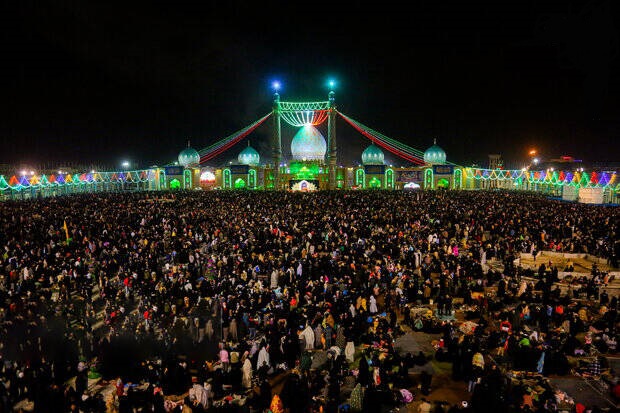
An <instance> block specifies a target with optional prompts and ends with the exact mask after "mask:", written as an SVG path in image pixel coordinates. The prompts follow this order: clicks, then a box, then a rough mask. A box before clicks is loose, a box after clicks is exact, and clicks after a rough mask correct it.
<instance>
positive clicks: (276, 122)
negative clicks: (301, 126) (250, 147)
mask: <svg viewBox="0 0 620 413" xmlns="http://www.w3.org/2000/svg"><path fill="white" fill-rule="evenodd" d="M271 138H272V140H271V151H272V158H273V188H274V189H280V162H282V131H281V127H280V95H279V94H278V92H277V90H276V92H275V93H274V94H273V132H272V137H271Z"/></svg>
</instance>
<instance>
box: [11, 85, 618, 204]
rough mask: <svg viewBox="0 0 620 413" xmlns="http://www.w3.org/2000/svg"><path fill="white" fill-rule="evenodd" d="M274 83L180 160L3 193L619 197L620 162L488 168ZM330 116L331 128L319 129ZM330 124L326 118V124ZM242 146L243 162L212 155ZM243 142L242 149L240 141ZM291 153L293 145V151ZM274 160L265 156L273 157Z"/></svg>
mask: <svg viewBox="0 0 620 413" xmlns="http://www.w3.org/2000/svg"><path fill="white" fill-rule="evenodd" d="M278 90H279V84H278V83H277V82H276V83H274V95H273V102H272V110H271V111H270V112H269V113H267V114H266V115H264V116H262V117H261V118H259V119H258V120H256V121H255V122H253V123H252V124H250V125H248V126H246V127H245V128H243V129H241V130H239V131H237V132H235V133H233V134H232V135H230V136H227V137H225V138H223V139H220V140H219V141H217V142H215V143H213V144H211V145H210V146H208V147H206V148H203V149H201V150H199V151H198V150H196V149H194V148H192V147H190V145H189V143H188V145H187V147H186V148H184V149H182V150H181V152H180V153H179V155H178V159H176V160H173V161H171V162H169V163H168V164H166V165H162V166H153V167H150V168H146V169H141V170H121V171H96V170H91V171H90V172H78V173H68V172H63V171H58V172H57V173H56V171H50V172H49V173H47V174H46V173H40V174H36V173H34V172H32V173H31V174H30V175H26V174H25V173H22V174H21V175H18V174H16V175H13V176H11V177H10V178H9V177H5V176H3V175H0V199H25V198H32V197H39V196H56V195H62V194H69V193H76V192H98V191H105V192H110V191H125V190H131V191H148V190H288V191H317V190H342V189H358V190H451V189H491V188H502V189H509V190H527V191H537V192H543V193H545V194H548V195H549V196H554V197H559V198H562V199H564V200H569V201H579V202H586V203H618V201H619V200H620V199H619V193H620V183H619V182H618V181H617V179H616V178H617V174H616V171H614V170H607V169H598V170H588V171H586V170H584V168H577V169H575V168H566V169H554V168H547V169H540V170H537V169H535V165H534V168H533V169H530V168H523V169H518V170H507V169H504V168H503V167H502V165H501V163H500V162H498V157H499V155H493V156H494V158H492V156H490V165H489V167H488V168H479V167H474V166H470V167H465V166H461V165H457V164H455V163H452V162H450V161H448V157H447V155H446V152H445V151H444V150H443V149H442V148H441V147H440V146H439V145H438V144H437V142H436V141H435V142H433V144H432V145H431V146H430V147H429V148H428V149H426V150H425V151H424V152H422V151H420V150H417V149H415V148H412V147H410V146H408V145H406V144H404V143H402V142H400V141H398V140H395V139H392V138H389V137H387V136H385V135H383V134H382V133H380V132H378V131H376V130H373V129H372V128H370V127H368V126H366V125H364V124H362V123H361V122H359V121H357V120H354V119H353V118H351V117H349V116H347V115H345V114H344V113H342V112H340V111H339V110H338V109H337V106H336V95H335V92H334V84H333V82H330V92H329V94H328V96H327V100H325V101H318V102H285V101H281V100H280V95H279V93H278ZM268 119H269V120H270V121H271V133H270V147H271V153H270V154H262V156H261V154H260V153H259V152H258V151H257V150H256V149H254V148H253V147H252V146H251V144H250V141H249V140H248V141H247V144H246V145H243V144H241V142H242V141H244V139H246V138H247V137H248V136H249V135H250V134H251V133H252V132H253V131H254V130H255V129H256V128H258V127H259V126H260V125H263V124H265V122H266V121H267V120H268ZM337 120H340V121H344V123H345V124H347V125H348V126H351V127H352V128H353V129H355V130H356V131H357V132H358V133H359V134H360V135H361V136H362V137H364V138H366V139H368V140H369V145H368V146H367V147H366V148H365V149H364V150H363V151H362V152H361V153H360V154H359V158H358V159H360V160H361V162H360V163H357V164H356V165H344V166H343V165H341V164H339V163H338V146H337V134H336V124H337ZM283 122H284V123H286V124H288V125H289V126H292V127H293V128H295V131H296V132H295V133H294V136H293V137H292V140H291V145H290V157H289V156H287V159H288V161H284V160H283V150H282V123H283ZM325 124H326V129H327V133H326V135H327V136H324V135H323V134H322V133H321V131H320V130H319V127H320V126H321V125H325ZM322 127H323V128H324V127H325V126H322ZM234 147H237V148H238V149H237V150H238V151H239V152H238V156H237V158H236V162H230V163H229V164H228V165H225V166H213V165H211V164H210V162H213V160H214V159H215V158H216V157H218V156H220V155H222V154H223V153H225V152H226V153H230V152H229V151H232V150H233V148H234ZM239 148H240V149H239ZM385 151H387V152H389V153H390V155H391V156H395V157H397V158H400V160H401V161H402V162H401V165H402V166H394V165H388V164H387V163H386V161H385ZM287 155H288V152H287ZM265 158H266V159H267V161H266V162H265V161H264V159H265Z"/></svg>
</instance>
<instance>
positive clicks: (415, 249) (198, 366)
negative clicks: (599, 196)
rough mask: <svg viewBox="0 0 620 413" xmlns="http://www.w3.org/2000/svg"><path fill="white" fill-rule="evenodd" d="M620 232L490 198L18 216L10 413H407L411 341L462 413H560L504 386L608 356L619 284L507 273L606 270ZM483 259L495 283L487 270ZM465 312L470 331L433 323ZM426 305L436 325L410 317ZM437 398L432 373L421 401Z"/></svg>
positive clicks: (232, 199) (570, 211) (183, 195)
mask: <svg viewBox="0 0 620 413" xmlns="http://www.w3.org/2000/svg"><path fill="white" fill-rule="evenodd" d="M619 218H620V211H619V209H618V208H614V207H602V206H588V205H582V204H576V203H566V202H561V201H555V200H550V199H547V198H545V197H543V196H541V195H538V194H531V193H517V192H508V191H495V190H494V191H437V192H397V191H326V192H318V193H291V192H250V191H209V192H207V191H205V192H200V191H196V192H181V191H179V192H142V193H110V194H84V195H71V196H63V197H56V198H44V199H37V200H29V201H7V202H5V203H3V204H2V208H0V248H1V251H0V326H1V329H2V333H1V334H0V384H1V385H0V412H5V411H7V412H8V411H12V409H13V406H14V405H15V404H16V403H18V402H20V401H23V400H30V401H31V402H32V403H33V404H34V406H35V410H36V411H37V412H65V411H66V412H77V411H83V412H88V411H90V412H104V411H109V410H116V411H119V412H130V411H134V410H133V409H143V410H142V411H155V412H172V411H181V410H183V409H184V411H188V412H203V411H210V410H209V409H221V411H253V412H264V411H268V410H270V411H271V412H273V413H276V412H278V411H290V412H304V411H319V410H322V411H325V412H338V411H346V410H349V411H380V410H381V408H382V406H385V405H386V404H389V405H390V407H394V408H397V407H398V406H400V405H402V403H408V402H410V401H411V399H412V397H413V395H412V393H411V392H410V391H409V390H411V389H413V388H415V387H414V384H415V383H412V382H411V381H410V380H411V378H410V377H411V375H410V374H409V370H410V369H411V368H412V367H413V366H415V365H416V364H418V365H419V364H424V363H425V362H426V361H427V360H426V359H427V357H425V355H423V354H420V355H415V356H414V355H411V354H399V352H398V351H397V350H396V349H395V347H394V342H395V340H396V338H397V337H398V336H400V335H402V334H404V333H405V331H404V329H403V328H404V327H405V326H408V327H407V328H411V329H413V330H418V331H427V332H429V333H433V334H441V335H442V338H441V345H440V346H438V350H437V354H434V355H433V356H434V357H437V358H438V359H439V358H442V357H443V359H444V360H448V361H450V362H452V365H453V378H454V379H455V380H462V381H463V382H464V383H465V384H466V386H467V388H468V390H469V391H470V392H471V401H470V403H469V404H468V403H463V404H458V405H454V406H452V407H451V408H450V410H451V411H471V409H474V410H475V411H481V412H482V411H489V412H491V411H498V410H500V409H503V408H513V409H517V410H519V409H523V408H528V409H529V408H531V409H532V410H538V411H553V409H554V408H555V409H557V403H556V404H554V402H553V394H549V392H548V391H547V392H541V394H539V395H537V397H536V398H535V399H533V398H532V397H529V399H528V398H527V397H525V396H528V395H529V394H526V392H521V394H520V395H518V396H515V391H514V388H517V387H518V386H512V385H511V383H510V381H509V380H508V379H507V378H506V377H507V376H506V375H505V374H502V373H501V372H500V370H502V369H503V368H508V369H512V370H525V371H534V372H538V373H540V374H569V373H570V369H569V368H568V363H567V356H573V355H576V354H580V353H579V352H582V353H583V354H585V355H591V354H592V353H593V352H594V351H595V350H596V351H597V352H598V353H597V354H603V355H604V354H605V353H607V352H613V351H615V349H616V343H617V329H616V322H617V311H618V302H617V298H616V297H615V296H614V297H612V298H610V297H608V296H607V294H606V293H604V294H600V293H599V290H600V287H601V286H604V284H605V282H608V281H609V280H608V278H607V279H606V278H605V275H604V274H602V273H601V272H600V271H598V270H596V269H594V270H593V274H592V275H591V276H589V277H585V279H583V280H576V281H575V284H574V285H575V286H576V287H575V288H571V289H570V293H566V292H563V291H562V290H561V289H560V288H559V287H558V285H557V281H558V278H557V268H553V266H551V268H548V267H545V266H544V265H543V268H539V269H538V271H532V270H529V271H524V270H523V269H522V268H520V267H519V265H518V264H515V262H518V260H517V258H518V257H519V255H520V254H532V251H536V252H537V251H545V250H553V251H565V252H574V253H579V252H584V253H587V254H590V255H594V256H598V257H603V258H606V259H607V260H608V262H609V263H611V264H612V265H614V264H615V263H616V262H617V261H616V256H617V253H618V239H619V237H618V224H619V222H620V221H619ZM490 260H494V261H496V262H501V263H503V271H493V270H485V268H487V267H486V265H485V264H486V262H488V261H490ZM492 286H494V287H497V288H496V290H497V293H496V294H495V295H493V296H489V295H484V294H480V295H476V294H475V293H476V292H484V291H485V288H488V287H492ZM582 287H583V288H582ZM579 294H585V295H587V297H589V298H590V300H586V301H587V302H586V303H582V304H579V298H580V297H581V296H580V295H579ZM474 297H477V298H474ZM457 302H459V303H462V305H463V306H466V307H467V308H468V309H469V310H470V311H468V312H467V316H468V318H469V319H470V320H472V322H474V321H475V325H476V327H475V329H471V330H468V331H464V330H462V329H460V328H459V326H458V325H457V324H456V323H454V322H452V321H441V318H437V317H436V315H439V316H447V315H450V314H452V313H453V311H454V308H455V306H456V305H460V304H456V303H457ZM430 303H435V306H437V310H438V312H437V313H431V315H430V316H428V315H421V314H422V313H420V312H416V313H414V312H413V310H414V309H415V308H419V307H420V306H423V305H428V304H430ZM432 308H435V307H432ZM593 311H595V313H593ZM401 322H402V324H401ZM579 333H587V334H585V342H583V343H582V342H581V341H579V340H578V339H577V338H576V337H578V334H579ZM360 349H361V350H360ZM490 356H492V357H493V359H497V360H499V362H498V363H490V362H488V359H489V357H490ZM319 358H322V359H321V360H319ZM485 359H486V360H487V362H486V363H485ZM595 359H596V360H597V362H598V363H600V362H601V360H602V361H603V362H604V357H602V356H600V355H599V356H596V357H595ZM591 370H592V369H590V368H589V367H584V370H580V371H582V372H585V373H583V374H591V373H592V371H591ZM576 373H577V372H576ZM599 374H600V372H599ZM275 377H279V378H280V381H279V382H277V383H276V381H275V380H274V378H275ZM99 378H102V379H105V380H109V381H110V382H113V383H115V391H114V397H113V398H112V399H111V400H104V398H103V395H102V394H101V393H99V394H96V395H94V394H92V393H91V392H90V391H89V382H90V380H93V379H95V380H96V379H99ZM431 379H432V378H431V377H429V375H428V374H422V377H421V379H420V389H421V393H422V395H423V396H427V395H428V394H429V393H430V392H431V390H430V388H431ZM521 387H523V386H521ZM276 389H277V390H276ZM172 395H181V396H180V397H179V398H177V399H174V398H172V397H170V396H172ZM525 399H527V402H524V400H525ZM423 405H424V406H426V404H424V403H423ZM523 406H526V407H523ZM235 409H236V410H235ZM439 409H441V407H439ZM136 411H140V410H136Z"/></svg>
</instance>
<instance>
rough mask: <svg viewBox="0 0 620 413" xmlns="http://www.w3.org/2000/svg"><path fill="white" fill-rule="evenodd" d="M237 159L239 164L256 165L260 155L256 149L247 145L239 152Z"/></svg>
mask: <svg viewBox="0 0 620 413" xmlns="http://www.w3.org/2000/svg"><path fill="white" fill-rule="evenodd" d="M237 161H239V163H240V164H241V165H250V166H256V165H258V163H259V162H260V155H259V154H258V152H257V151H256V149H254V148H252V147H251V146H249V145H248V147H247V148H245V149H244V150H242V151H241V152H240V153H239V156H238V157H237Z"/></svg>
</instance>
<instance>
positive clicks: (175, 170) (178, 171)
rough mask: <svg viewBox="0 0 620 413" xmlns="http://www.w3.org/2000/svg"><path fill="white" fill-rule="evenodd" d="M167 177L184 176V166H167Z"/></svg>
mask: <svg viewBox="0 0 620 413" xmlns="http://www.w3.org/2000/svg"><path fill="white" fill-rule="evenodd" d="M166 175H167V176H170V175H183V167H182V166H166Z"/></svg>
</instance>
